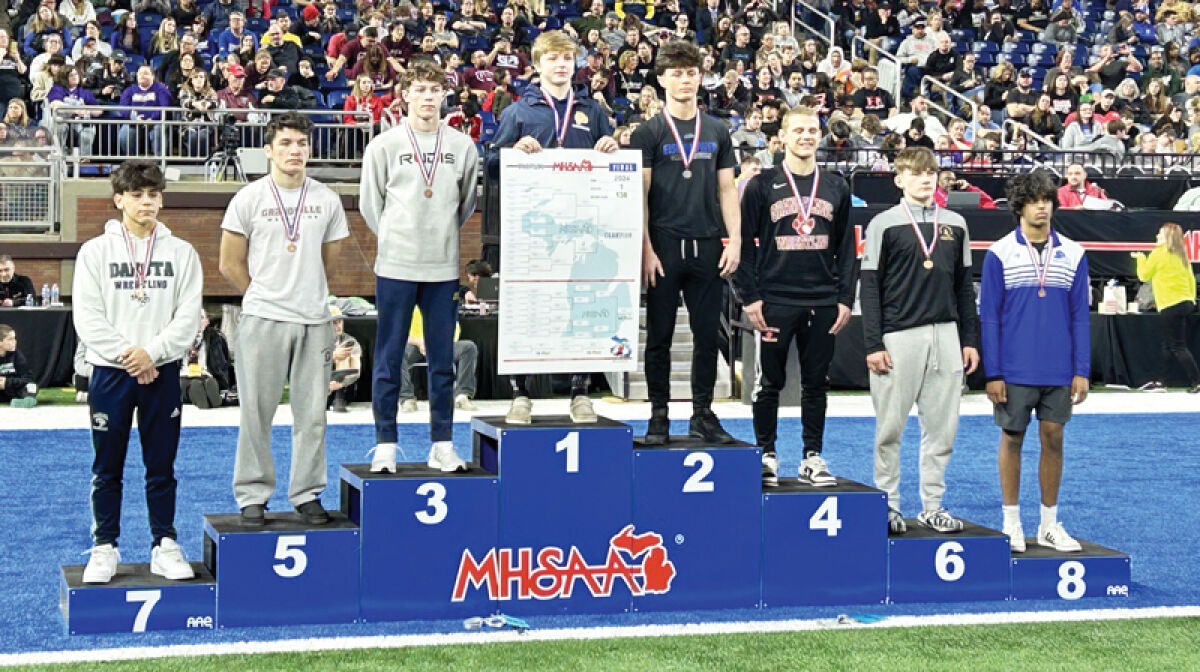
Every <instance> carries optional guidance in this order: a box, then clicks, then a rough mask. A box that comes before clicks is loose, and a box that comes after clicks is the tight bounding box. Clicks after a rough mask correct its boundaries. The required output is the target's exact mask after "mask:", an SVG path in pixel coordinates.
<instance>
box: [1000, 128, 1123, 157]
mask: <svg viewBox="0 0 1200 672" xmlns="http://www.w3.org/2000/svg"><path fill="white" fill-rule="evenodd" d="M1001 126H1002V127H1003V129H1004V137H1006V138H1016V137H1018V136H1021V135H1024V136H1025V137H1026V138H1028V140H1033V141H1035V142H1037V143H1039V144H1037V145H1034V146H1035V147H1045V148H1047V149H1052V150H1055V151H1062V150H1061V148H1060V147H1059V146H1058V143H1057V142H1054V141H1053V140H1051V139H1050V138H1047V137H1046V136H1044V135H1041V134H1039V133H1036V132H1034V130H1033V129H1031V128H1029V126H1027V125H1025V124H1024V123H1023V122H1020V121H1018V120H1016V119H1005V120H1004V123H1003V124H1002V125H1001ZM1026 146H1028V145H1026ZM1134 156H1146V155H1145V154H1135V155H1134Z"/></svg>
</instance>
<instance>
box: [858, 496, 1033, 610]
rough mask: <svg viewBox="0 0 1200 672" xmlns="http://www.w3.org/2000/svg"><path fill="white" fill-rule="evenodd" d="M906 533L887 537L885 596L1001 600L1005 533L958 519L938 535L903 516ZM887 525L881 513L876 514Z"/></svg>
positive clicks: (1005, 589)
mask: <svg viewBox="0 0 1200 672" xmlns="http://www.w3.org/2000/svg"><path fill="white" fill-rule="evenodd" d="M905 522H906V523H907V524H908V532H907V533H905V534H902V535H891V536H889V538H888V555H889V557H888V600H889V601H891V602H974V601H987V600H1007V599H1008V598H1009V595H1010V593H1011V590H1012V574H1011V572H1010V569H1009V566H1008V565H1009V556H1010V552H1009V545H1008V537H1007V536H1005V535H1004V534H1003V533H1001V532H998V531H996V530H992V529H988V528H986V527H983V526H981V525H976V524H975V523H971V522H967V521H963V523H964V525H965V526H964V528H963V530H962V531H961V532H957V533H954V534H940V533H938V532H934V531H933V530H931V529H929V528H927V527H924V526H922V525H921V524H920V523H918V522H917V521H916V519H907V520H905ZM879 524H880V526H881V527H884V528H886V527H887V518H886V516H884V517H882V518H880V520H879Z"/></svg>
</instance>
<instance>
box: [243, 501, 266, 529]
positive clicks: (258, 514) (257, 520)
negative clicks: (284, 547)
mask: <svg viewBox="0 0 1200 672" xmlns="http://www.w3.org/2000/svg"><path fill="white" fill-rule="evenodd" d="M266 524H267V507H265V506H263V505H262V504H250V505H249V506H243V507H242V527H262V526H263V525H266Z"/></svg>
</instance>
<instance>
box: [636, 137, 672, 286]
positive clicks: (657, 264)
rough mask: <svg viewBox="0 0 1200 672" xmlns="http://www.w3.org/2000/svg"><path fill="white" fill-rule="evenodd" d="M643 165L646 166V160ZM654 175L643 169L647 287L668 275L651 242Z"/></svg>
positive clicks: (644, 267) (648, 169) (644, 244)
mask: <svg viewBox="0 0 1200 672" xmlns="http://www.w3.org/2000/svg"><path fill="white" fill-rule="evenodd" d="M644 155H645V151H644V150H643V157H644ZM642 165H643V166H645V165H646V160H645V158H643V163H642ZM653 175H654V170H653V169H652V168H642V281H643V283H645V285H646V286H647V287H653V286H654V283H655V282H657V280H658V277H659V276H665V275H666V272H665V271H663V267H662V262H661V261H659V259H658V255H657V254H656V253H655V252H654V244H653V243H652V242H650V183H651V181H652V179H653Z"/></svg>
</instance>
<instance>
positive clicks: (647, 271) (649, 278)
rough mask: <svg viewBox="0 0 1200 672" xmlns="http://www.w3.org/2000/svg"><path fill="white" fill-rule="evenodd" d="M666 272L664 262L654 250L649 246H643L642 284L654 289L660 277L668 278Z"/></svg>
mask: <svg viewBox="0 0 1200 672" xmlns="http://www.w3.org/2000/svg"><path fill="white" fill-rule="evenodd" d="M666 275H667V273H666V271H664V270H663V265H662V262H661V261H659V260H658V255H657V254H655V253H654V248H652V247H650V246H649V245H643V246H642V282H644V283H645V284H646V286H647V287H653V286H654V283H655V282H656V281H657V278H658V276H664V277H665V276H666Z"/></svg>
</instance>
